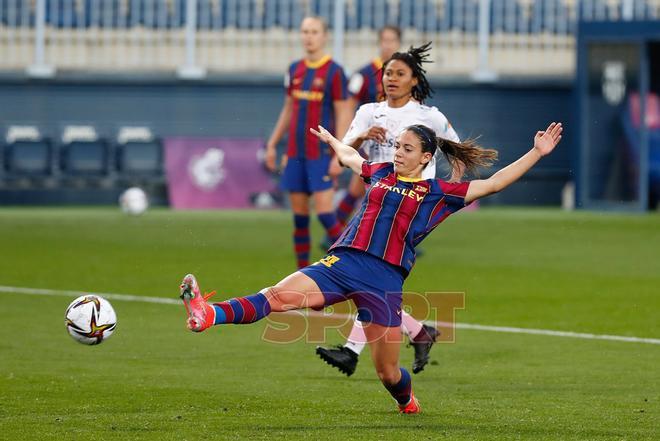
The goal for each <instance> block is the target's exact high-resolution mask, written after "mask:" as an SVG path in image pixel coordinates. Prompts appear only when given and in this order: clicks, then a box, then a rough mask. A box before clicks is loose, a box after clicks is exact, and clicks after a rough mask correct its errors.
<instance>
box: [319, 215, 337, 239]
mask: <svg viewBox="0 0 660 441" xmlns="http://www.w3.org/2000/svg"><path fill="white" fill-rule="evenodd" d="M318 217H319V221H321V224H323V227H324V228H325V231H326V232H327V234H328V238H330V240H331V241H332V242H334V241H336V240H337V239H339V236H340V235H341V231H342V230H343V228H342V226H341V224H340V223H339V221H338V220H337V215H335V213H334V212H332V211H331V212H330V213H319V214H318Z"/></svg>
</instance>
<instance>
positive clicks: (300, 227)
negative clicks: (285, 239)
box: [289, 192, 310, 269]
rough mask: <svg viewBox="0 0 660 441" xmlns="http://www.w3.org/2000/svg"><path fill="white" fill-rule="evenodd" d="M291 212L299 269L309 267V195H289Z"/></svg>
mask: <svg viewBox="0 0 660 441" xmlns="http://www.w3.org/2000/svg"><path fill="white" fill-rule="evenodd" d="M289 202H290V204H291V211H293V249H294V251H295V253H296V265H297V268H298V269H300V268H304V267H306V266H307V265H309V250H310V234H309V195H307V193H300V192H292V193H289Z"/></svg>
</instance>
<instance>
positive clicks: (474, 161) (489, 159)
mask: <svg viewBox="0 0 660 441" xmlns="http://www.w3.org/2000/svg"><path fill="white" fill-rule="evenodd" d="M436 144H437V146H438V148H439V149H440V151H441V152H442V154H443V155H445V158H446V159H447V162H449V163H450V164H451V165H452V167H456V165H458V164H457V162H462V163H463V164H464V165H465V169H466V170H467V171H469V172H474V171H476V170H477V169H478V168H480V167H490V166H491V165H493V163H494V162H495V161H496V160H497V150H493V149H485V148H483V147H481V146H479V144H477V140H476V139H466V140H464V141H461V142H455V141H450V140H448V139H444V138H436Z"/></svg>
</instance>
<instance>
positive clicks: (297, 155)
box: [266, 16, 351, 268]
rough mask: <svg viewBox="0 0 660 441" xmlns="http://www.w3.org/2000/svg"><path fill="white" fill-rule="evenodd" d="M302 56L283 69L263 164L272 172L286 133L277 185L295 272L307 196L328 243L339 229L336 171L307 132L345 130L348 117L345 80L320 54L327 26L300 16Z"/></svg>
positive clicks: (304, 240) (303, 257)
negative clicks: (289, 214)
mask: <svg viewBox="0 0 660 441" xmlns="http://www.w3.org/2000/svg"><path fill="white" fill-rule="evenodd" d="M300 33H301V39H302V45H303V49H304V51H305V56H304V58H303V59H301V60H298V61H295V62H293V63H292V64H291V66H290V67H289V70H288V72H287V74H286V77H285V87H286V97H285V99H284V105H283V106H282V110H281V112H280V116H279V118H278V119H277V123H276V125H275V129H274V130H273V133H272V134H271V136H270V139H269V140H268V143H267V144H266V166H267V167H268V168H269V169H270V170H271V171H276V170H277V169H278V166H277V164H276V147H277V143H278V142H279V141H280V139H281V138H282V136H283V135H284V133H285V132H286V131H288V144H287V151H286V154H285V155H284V156H283V158H282V167H283V168H284V171H283V175H282V180H281V185H282V189H284V190H286V191H289V198H290V202H291V209H292V211H293V222H294V234H293V241H294V249H295V253H296V262H297V265H298V268H303V267H305V266H307V265H309V250H310V234H309V205H310V195H311V196H312V198H313V200H314V207H315V210H316V213H317V216H318V219H319V221H320V222H321V224H322V225H323V227H324V228H325V230H326V232H327V235H328V237H330V238H331V239H332V240H333V241H334V240H336V239H337V238H338V237H339V234H340V233H341V230H342V227H341V224H340V223H339V222H338V221H337V216H336V215H335V211H334V207H333V196H334V190H333V184H334V183H333V177H335V176H337V175H338V174H339V173H340V172H341V167H340V166H339V164H338V163H337V160H336V158H335V159H333V155H332V153H331V149H330V147H329V146H328V145H327V144H324V143H323V142H321V141H320V140H319V139H318V138H316V137H315V136H314V135H312V134H310V133H309V127H316V126H318V125H319V124H322V125H327V126H329V127H332V128H333V129H332V130H334V131H335V132H336V133H337V134H339V135H342V136H343V134H344V133H345V132H346V129H347V127H348V124H349V122H350V118H351V109H350V103H349V101H348V92H347V88H346V87H347V81H346V76H345V75H344V71H343V69H342V67H341V66H340V65H338V64H337V63H335V62H334V61H333V60H332V58H331V57H330V55H328V54H326V53H325V44H326V42H327V39H328V26H327V24H326V23H325V21H324V20H323V19H322V18H320V17H316V16H314V17H306V18H304V19H303V21H302V23H301V25H300Z"/></svg>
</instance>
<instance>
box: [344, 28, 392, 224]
mask: <svg viewBox="0 0 660 441" xmlns="http://www.w3.org/2000/svg"><path fill="white" fill-rule="evenodd" d="M400 45H401V29H400V28H398V27H397V26H392V25H388V26H384V27H382V28H381V29H380V30H379V31H378V48H379V55H378V57H377V58H375V59H374V60H372V61H371V62H370V63H369V64H367V65H366V66H363V67H362V68H360V70H358V71H357V72H355V73H354V74H353V75H351V78H350V80H349V81H348V92H349V93H350V95H351V96H350V98H349V102H350V105H351V109H355V108H358V107H359V106H361V105H363V104H367V103H375V102H378V101H383V100H384V99H385V93H384V92H383V81H382V80H383V62H385V61H387V60H389V59H390V58H391V57H392V55H393V54H394V53H395V52H397V51H398V50H399V46H400ZM344 142H346V141H344ZM362 196H364V183H363V182H362V179H360V177H359V176H357V175H353V178H352V179H351V182H350V183H349V185H348V191H347V192H346V196H344V197H343V198H342V200H341V201H340V202H339V205H338V206H337V219H338V220H339V222H340V223H341V225H342V227H344V226H345V225H346V223H347V222H348V219H349V218H350V217H351V214H353V210H354V209H355V204H356V203H357V202H358V201H359V200H360V199H361V198H362Z"/></svg>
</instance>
